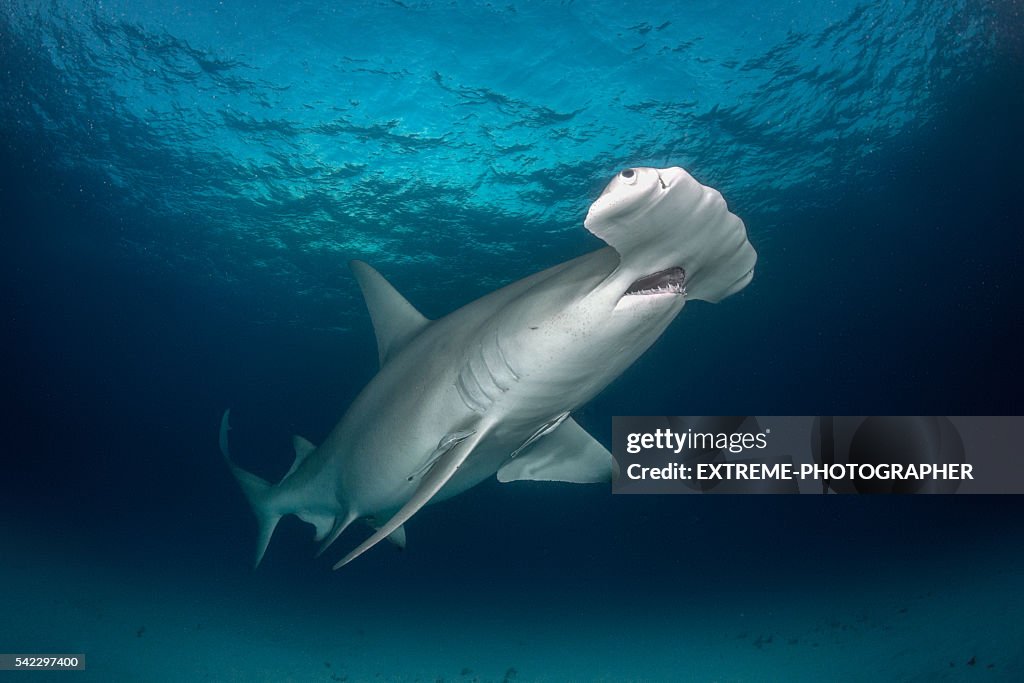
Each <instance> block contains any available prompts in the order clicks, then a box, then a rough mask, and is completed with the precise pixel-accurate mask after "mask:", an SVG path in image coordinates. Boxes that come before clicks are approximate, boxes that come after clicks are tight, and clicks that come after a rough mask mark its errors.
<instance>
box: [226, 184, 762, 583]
mask: <svg viewBox="0 0 1024 683" xmlns="http://www.w3.org/2000/svg"><path fill="white" fill-rule="evenodd" d="M584 225H585V226H586V227H587V229H588V230H590V231H591V232H592V233H594V234H595V235H597V236H598V237H600V238H601V239H603V240H604V241H605V242H606V243H607V244H608V246H606V247H604V248H602V249H599V250H597V251H594V252H591V253H589V254H585V255H583V256H580V257H578V258H576V259H573V260H571V261H568V262H565V263H562V264H559V265H557V266H554V267H552V268H548V269H547V270H544V271H541V272H539V273H536V274H534V275H531V276H529V277H527V278H524V279H522V280H519V281H517V282H514V283H512V284H510V285H508V286H506V287H503V288H502V289H499V290H497V291H495V292H492V293H491V294H488V295H486V296H484V297H482V298H480V299H478V300H476V301H473V302H472V303H469V304H467V305H466V306H464V307H462V308H460V309H458V310H456V311H454V312H453V313H451V314H449V315H447V316H445V317H443V318H440V319H438V320H434V321H430V320H427V319H426V318H425V317H424V316H423V315H421V314H420V313H419V312H418V311H417V310H416V309H415V308H414V307H413V306H412V305H411V304H409V303H408V302H407V301H406V300H405V299H404V298H403V297H402V296H401V295H400V294H399V293H398V292H397V291H396V290H395V289H394V288H393V287H392V286H391V285H390V284H389V283H388V282H387V281H386V280H385V279H384V278H383V276H381V275H380V274H379V273H378V272H377V271H375V270H374V269H373V268H371V267H370V266H369V265H367V264H365V263H362V262H360V261H353V262H352V263H351V264H350V265H351V267H352V270H353V272H354V273H355V276H356V279H357V280H358V282H359V285H360V287H361V289H362V291H363V294H364V296H365V298H366V302H367V307H368V308H369V311H370V316H371V318H372V320H373V325H374V330H375V332H376V334H377V344H378V352H379V357H380V363H381V368H380V371H379V372H378V374H377V375H376V376H375V377H374V378H373V380H371V382H370V383H369V384H368V385H367V386H366V387H365V388H364V389H363V391H362V392H361V393H360V394H359V395H358V396H357V397H356V399H355V401H354V402H353V403H352V405H351V406H350V408H349V410H348V411H347V412H346V413H345V415H344V416H343V417H342V419H341V421H340V422H339V423H338V424H337V426H336V427H335V428H334V429H333V430H332V431H331V433H330V434H329V435H328V437H327V438H326V440H324V442H323V443H322V444H321V445H320V446H318V447H316V446H314V445H313V444H311V443H309V442H308V441H306V440H305V439H302V438H301V437H295V440H294V443H295V452H296V457H295V462H294V464H293V465H292V467H291V469H290V470H289V471H288V473H287V474H286V475H285V476H284V478H283V479H282V480H281V481H280V482H279V483H278V484H276V485H271V484H270V483H268V482H266V481H264V480H262V479H260V478H258V477H256V476H255V475H252V474H251V473H249V472H246V471H244V470H242V469H241V468H239V467H237V466H236V465H235V464H234V463H233V462H232V461H231V458H230V454H229V451H228V440H227V431H228V429H229V426H228V413H227V412H226V413H225V414H224V417H223V419H222V422H221V437H220V445H221V450H222V452H223V454H224V457H225V459H226V460H227V462H228V464H229V466H230V467H231V470H232V472H233V473H234V475H235V477H236V478H237V479H238V481H239V483H240V484H241V486H242V489H243V491H244V492H245V494H246V497H247V498H248V499H249V502H250V504H251V505H252V508H253V511H254V512H255V514H256V517H257V520H258V522H259V529H260V538H259V542H258V548H257V559H256V563H257V564H259V562H260V560H261V559H262V557H263V554H264V552H265V551H266V548H267V545H268V543H269V541H270V536H271V534H272V533H273V530H274V528H275V526H276V524H277V522H278V520H279V519H280V518H281V517H282V516H284V515H286V514H295V515H297V516H298V517H299V518H300V519H302V520H304V521H306V522H309V523H311V524H313V525H314V526H315V527H316V539H317V540H318V541H320V542H321V548H320V552H321V553H322V552H323V551H324V550H325V549H326V548H327V547H328V546H330V545H331V543H333V542H334V540H335V539H337V538H338V536H339V535H340V534H341V533H342V532H343V531H344V530H345V529H346V528H347V527H348V526H349V525H350V524H351V523H352V522H353V521H355V520H357V519H364V520H366V521H368V522H369V523H370V524H371V525H372V526H374V527H375V528H376V532H375V533H374V534H373V535H372V536H370V537H369V538H368V539H366V540H365V541H364V542H363V543H362V544H360V545H359V546H358V547H356V548H355V549H354V550H352V551H351V552H350V553H349V554H348V555H346V556H345V557H344V558H343V559H342V560H341V561H339V562H338V563H337V564H336V565H335V569H337V568H339V567H341V566H342V565H344V564H346V563H348V562H350V561H352V560H353V559H355V558H356V557H358V556H359V555H360V554H362V553H363V552H365V551H366V550H368V549H369V548H370V547H372V546H373V545H375V544H376V543H378V542H379V541H380V540H382V539H384V538H389V540H391V541H393V542H395V543H398V544H400V545H404V543H405V531H404V527H403V526H402V525H403V524H404V523H405V521H406V520H408V519H409V518H410V517H411V516H412V515H413V514H415V513H416V512H417V511H418V510H419V509H420V508H422V507H423V506H424V505H425V504H427V503H429V502H436V501H439V500H443V499H445V498H449V497H451V496H454V495H456V494H458V493H461V492H463V491H465V490H466V489H469V488H470V487H472V486H475V485H476V484H478V483H480V482H481V481H483V480H484V479H486V478H488V477H491V476H494V475H495V474H497V477H498V479H499V480H501V481H515V480H522V479H533V480H547V481H565V482H577V483H591V482H600V481H607V480H608V479H609V478H610V476H611V473H612V468H613V461H612V457H611V454H610V453H609V452H608V450H607V449H605V448H604V447H603V446H602V445H601V444H600V443H598V442H597V441H596V440H595V439H594V438H593V437H591V436H590V435H589V434H587V432H586V431H584V430H583V429H582V428H581V427H580V426H579V425H578V424H576V422H575V421H573V420H572V418H571V417H570V414H571V413H572V411H574V410H576V409H577V408H579V407H580V406H582V405H583V404H584V403H586V402H587V401H589V400H590V399H591V398H593V397H594V396H595V395H596V394H597V393H598V392H600V391H601V390H602V389H603V388H604V387H606V386H607V385H608V384H609V383H610V382H611V381H612V380H614V379H615V378H616V377H618V376H619V375H620V374H621V373H622V372H623V371H624V370H625V369H626V368H628V367H629V366H630V365H631V364H632V363H633V362H634V361H635V360H636V359H637V358H638V357H639V356H640V355H641V354H642V353H643V352H644V351H646V350H647V349H648V348H649V347H650V346H651V344H653V343H654V342H655V340H657V338H658V337H659V336H660V335H661V334H662V332H664V330H665V328H666V327H667V326H668V324H669V323H670V322H671V321H672V320H673V319H674V318H675V317H676V315H678V313H679V312H680V311H681V310H682V308H683V306H684V305H685V303H686V301H687V300H688V299H693V298H696V299H703V300H706V301H718V300H720V299H722V298H724V297H725V296H728V295H729V294H732V293H733V292H736V291H738V290H740V289H742V288H743V287H744V286H745V285H746V284H747V282H749V281H750V279H751V277H752V275H753V268H754V264H755V262H756V259H757V256H756V253H755V252H754V249H753V247H752V246H751V245H750V243H749V242H748V241H747V236H746V230H745V228H744V226H743V223H742V221H740V219H739V218H738V217H736V216H735V215H733V214H732V213H730V212H729V210H728V208H727V207H726V204H725V201H724V200H723V199H722V196H721V194H719V193H718V192H717V191H716V190H713V189H711V188H708V187H705V186H703V185H701V184H700V183H699V182H697V181H696V180H695V179H693V178H692V177H691V176H690V175H689V174H688V173H686V172H685V171H683V170H682V169H680V168H668V169H653V168H633V169H626V170H624V171H622V172H621V173H619V174H618V175H616V177H615V178H614V179H613V180H612V181H611V182H610V183H609V185H608V186H607V188H606V189H605V190H604V192H603V193H602V195H601V196H600V197H599V198H598V199H597V200H596V201H595V202H594V204H593V205H592V206H591V207H590V210H589V212H588V214H587V218H586V220H585V222H584Z"/></svg>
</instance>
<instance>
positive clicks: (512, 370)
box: [494, 334, 519, 382]
mask: <svg viewBox="0 0 1024 683" xmlns="http://www.w3.org/2000/svg"><path fill="white" fill-rule="evenodd" d="M494 348H496V349H497V350H498V357H499V358H500V359H501V362H502V363H504V364H505V367H506V368H508V371H509V373H511V375H512V379H513V380H514V381H516V382H518V381H519V373H518V372H516V370H515V368H513V367H512V364H511V363H509V362H508V357H507V356H506V355H505V351H504V349H502V348H501V341H500V340H499V339H498V335H497V334H495V335H494Z"/></svg>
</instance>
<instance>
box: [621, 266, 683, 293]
mask: <svg viewBox="0 0 1024 683" xmlns="http://www.w3.org/2000/svg"><path fill="white" fill-rule="evenodd" d="M685 283H686V271H685V270H683V269H682V268H679V267H675V268H669V269H668V270H659V271H658V272H657V273H651V274H650V275H645V276H643V277H642V278H640V279H639V280H637V281H636V282H634V283H633V284H631V285H630V286H629V289H627V290H626V293H625V294H624V295H623V296H650V295H652V294H686V287H684V286H683V285H684V284H685Z"/></svg>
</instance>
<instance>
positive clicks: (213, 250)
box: [0, 0, 1024, 618]
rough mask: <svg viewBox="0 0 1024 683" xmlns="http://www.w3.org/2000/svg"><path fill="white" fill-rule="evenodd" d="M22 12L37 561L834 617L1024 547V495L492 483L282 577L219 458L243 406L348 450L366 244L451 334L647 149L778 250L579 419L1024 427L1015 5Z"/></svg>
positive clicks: (264, 438)
mask: <svg viewBox="0 0 1024 683" xmlns="http://www.w3.org/2000/svg"><path fill="white" fill-rule="evenodd" d="M0 9H2V12H0V230H2V236H3V239H2V248H0V301H2V305H3V308H2V314H3V328H2V329H3V331H2V333H0V334H2V339H3V347H4V350H3V363H2V366H0V367H2V370H0V372H2V378H3V386H4V388H5V393H6V397H7V400H6V401H5V407H4V408H3V411H2V422H0V424H2V426H3V438H2V442H3V446H2V451H3V454H4V455H3V462H2V465H3V469H4V473H3V477H2V478H0V520H2V524H3V528H4V529H5V530H6V532H7V534H8V536H9V537H11V538H14V537H17V538H20V539H23V540H25V539H29V538H31V539H35V540H34V541H32V542H29V541H28V540H25V542H26V543H27V544H28V545H26V548H27V547H34V548H36V550H34V551H33V553H35V554H31V553H28V551H25V552H26V553H28V554H26V555H25V557H28V558H32V559H30V560H26V561H33V562H34V561H38V562H39V563H40V564H47V563H56V564H67V563H74V562H77V561H81V559H80V558H81V557H83V554H84V556H90V557H92V558H93V559H96V558H100V559H101V560H102V561H105V562H111V563H114V564H117V565H119V566H121V567H129V568H131V567H135V568H137V569H138V571H139V572H152V573H154V574H156V575H160V576H166V577H169V578H168V579H167V584H166V585H167V590H169V591H173V590H174V585H175V584H174V582H175V580H181V581H185V582H187V581H197V582H210V581H214V582H215V581H223V582H228V583H237V582H245V581H256V582H261V585H265V587H266V591H267V593H268V594H272V595H276V596H278V599H281V600H286V599H288V596H289V595H294V594H301V593H303V592H309V593H310V594H317V595H321V596H324V599H325V600H330V599H331V598H332V596H334V595H336V594H345V595H346V596H347V597H348V599H352V598H353V594H354V593H353V589H352V586H359V587H360V588H359V593H358V594H359V595H365V596H378V597H379V596H381V595H384V596H390V597H388V598H386V599H385V601H387V600H390V599H392V598H394V599H395V600H396V601H397V600H400V598H401V596H408V595H411V594H416V593H417V592H418V591H420V590H422V587H423V586H430V590H431V591H452V592H454V594H455V595H457V596H459V599H461V600H465V601H475V600H479V599H484V598H483V596H486V595H487V593H488V592H489V591H492V590H494V586H496V585H501V586H502V587H503V588H502V590H503V591H504V592H505V593H506V594H511V595H512V596H519V597H520V598H521V599H522V600H523V604H524V605H526V606H527V609H528V608H529V606H530V605H534V606H537V609H538V614H541V611H540V605H542V604H549V603H548V601H547V598H548V597H550V596H557V595H563V596H564V595H568V596H570V598H568V599H566V602H565V603H564V604H566V605H572V604H575V603H574V601H575V600H576V599H577V598H578V599H579V601H580V604H582V601H583V597H582V596H584V595H586V596H589V598H588V599H592V600H611V601H615V600H620V599H624V598H622V596H621V594H620V589H622V588H623V586H624V582H625V577H627V576H635V575H637V574H638V573H639V574H642V576H644V577H645V581H644V582H642V583H641V584H639V585H638V586H634V587H633V589H634V590H635V591H638V592H639V595H640V599H641V601H643V600H647V601H648V602H649V603H651V604H653V603H655V602H657V601H659V600H661V599H662V598H663V597H664V596H666V595H669V596H672V599H675V600H679V601H680V603H685V602H686V601H687V600H688V599H689V596H690V594H691V592H693V593H700V592H701V591H702V590H704V589H706V588H707V587H708V586H719V587H726V588H728V586H729V585H731V584H736V585H743V586H744V587H745V589H749V588H750V587H751V586H754V587H756V586H758V585H764V586H780V585H791V584H796V583H801V582H810V584H812V585H816V586H822V588H821V591H822V593H821V596H822V600H827V599H828V594H827V588H825V587H826V586H828V585H830V582H831V581H832V580H834V579H836V577H840V576H843V577H850V576H863V575H864V573H865V572H868V571H871V570H873V568H877V567H878V566H885V567H897V568H898V567H901V566H903V565H904V564H906V565H907V571H908V572H918V571H925V570H923V569H922V567H928V566H932V565H934V566H939V567H945V568H947V569H948V568H949V567H952V566H956V567H960V563H966V565H967V566H970V567H971V568H972V569H970V571H975V572H979V573H985V572H986V571H988V569H987V565H986V557H987V555H986V553H988V552H990V550H991V549H992V548H994V547H1004V548H1006V547H1016V546H1019V545H1020V544H1021V541H1022V538H1021V531H1020V526H1019V524H1018V523H1017V522H1016V521H1014V520H1015V519H1016V518H1017V517H1019V515H1020V512H1021V504H1020V501H1019V499H1017V498H1001V499H996V498H974V499H971V498H967V497H964V498H944V497H943V498H940V497H935V498H930V499H909V498H906V499H898V500H897V499H884V500H883V499H866V498H864V499H853V498H849V499H848V498H838V497H831V498H828V499H824V498H822V499H818V498H813V497H807V498H801V499H795V498H783V497H770V498H769V497H750V498H745V499H738V498H732V497H720V498H716V497H676V498H672V497H612V496H610V495H609V494H608V491H607V490H606V489H605V488H603V487H571V486H554V487H551V486H544V485H539V484H537V485H534V484H521V485H514V486H501V485H498V484H496V483H493V482H492V483H488V484H484V485H482V486H480V487H479V488H478V489H476V490H474V491H471V492H469V493H467V494H466V495H464V496H462V497H460V498H458V499H454V500H452V501H450V502H448V503H445V504H443V505H439V506H437V507H436V508H430V509H428V510H426V511H424V512H423V513H422V514H421V515H420V516H418V517H417V518H416V519H415V520H414V521H413V522H412V523H411V524H409V525H408V530H409V540H410V548H409V551H408V552H407V553H405V554H404V555H397V554H396V553H394V552H393V551H392V549H391V548H383V547H382V548H378V549H375V550H374V551H373V552H371V553H369V554H368V555H367V556H365V557H364V558H361V559H360V560H359V561H358V562H357V563H354V564H353V565H352V566H350V567H346V568H345V570H344V572H343V573H342V574H332V573H331V572H329V571H328V569H329V563H327V562H325V561H324V560H320V561H313V560H312V559H311V558H310V555H311V554H312V549H313V546H312V544H310V543H309V539H310V536H311V532H310V530H309V529H308V527H304V526H303V525H302V524H301V523H299V522H297V521H295V520H286V521H285V522H284V523H283V524H282V525H281V527H280V528H279V530H278V533H277V536H276V537H275V539H274V541H273V543H272V544H271V548H270V552H269V554H268V557H267V561H266V564H265V566H264V567H263V568H262V569H261V571H260V573H258V574H257V575H255V576H253V575H250V574H249V573H248V568H247V564H248V562H249V560H250V556H251V552H252V545H253V529H252V526H251V521H250V518H249V516H248V514H249V513H248V512H247V510H246V508H245V503H244V501H243V499H242V497H241V495H240V492H239V491H237V488H236V486H235V484H234V483H233V481H232V480H231V478H230V475H229V473H228V472H227V470H226V469H225V468H224V465H223V463H222V461H221V460H220V458H219V455H218V453H217V450H216V431H217V425H218V420H219V416H220V413H221V411H222V410H223V409H224V408H225V407H228V406H230V407H231V408H232V409H233V415H234V428H235V429H234V430H233V432H232V438H233V439H234V441H233V450H234V451H235V453H237V454H238V457H239V460H240V461H241V462H242V463H243V464H245V465H246V466H247V467H250V468H252V469H253V470H254V471H256V472H259V473H261V474H263V475H264V476H268V477H275V476H280V475H281V474H283V472H284V471H285V470H286V469H287V467H288V465H289V464H290V461H291V452H290V437H291V434H292V433H299V434H303V435H305V436H306V437H308V438H310V439H311V440H313V441H314V442H317V441H319V440H320V439H322V438H323V437H324V436H325V435H326V433H327V432H328V431H329V429H330V428H331V427H332V426H333V424H334V423H335V421H336V420H337V419H338V418H339V417H340V415H341V414H342V412H343V410H344V409H345V407H346V405H347V404H348V403H349V402H350V401H351V399H352V398H353V397H354V396H355V394H356V393H357V392H358V391H359V390H360V388H361V387H362V386H363V385H364V384H365V383H366V382H367V381H368V380H369V379H370V378H371V377H372V376H373V374H374V372H375V370H376V349H375V345H374V343H373V338H372V330H371V326H370V322H369V318H368V316H367V314H366V311H365V309H364V308H363V305H362V302H361V300H360V297H359V294H358V291H357V288H356V285H355V282H354V280H353V279H352V277H351V276H350V274H349V273H348V271H347V268H346V267H345V263H346V261H347V260H348V259H351V258H360V259H364V260H366V261H368V262H370V263H371V264H373V265H375V266H376V267H377V268H379V269H380V270H381V271H382V272H383V273H384V274H385V275H386V276H387V277H389V278H390V279H391V280H392V282H394V283H395V285H396V286H397V287H398V289H399V290H400V291H402V292H403V293H404V294H406V295H407V296H408V298H409V299H410V300H411V301H412V302H413V303H414V304H416V305H417V306H418V307H419V308H420V309H421V310H422V311H423V312H424V313H425V314H426V315H428V316H430V317H438V316H441V315H443V314H445V313H447V312H448V311H450V310H452V309H454V308H455V307H457V306H458V305H461V304H463V303H466V302H469V301H471V300H473V299H474V298H476V297H479V296H481V295H483V294H485V293H487V292H489V291H491V290H493V289H494V288H496V287H498V286H500V285H502V284H505V283H508V282H511V281H513V280H515V279H518V278H520V277H523V276H525V275H528V274H530V273H531V272H534V271H536V270H539V269H541V268H544V267H547V266H550V265H553V264H555V263H558V262H560V261H563V260H566V259H568V258H571V257H574V256H576V255H579V254H581V253H583V252H585V251H587V250H590V249H594V248H597V247H598V246H599V244H600V243H599V242H598V240H596V238H593V237H592V236H590V235H589V234H587V233H586V231H585V230H584V229H583V228H582V217H583V215H584V214H585V212H586V208H587V206H588V204H589V203H590V202H591V201H593V199H594V198H595V197H596V195H597V194H598V193H599V192H600V189H601V187H602V186H603V185H604V183H605V182H606V181H607V180H608V179H609V178H610V177H611V176H612V175H613V174H614V173H615V172H616V171H617V170H618V169H619V168H622V167H625V166H634V165H657V166H666V165H681V166H684V167H686V168H687V169H689V170H690V171H691V172H692V173H693V174H694V175H695V176H696V177H697V178H698V179H700V180H701V181H703V182H705V183H707V184H710V185H713V186H715V187H717V188H718V189H720V190H721V191H722V192H723V194H724V195H725V197H726V199H727V200H728V201H729V203H730V207H731V208H732V210H733V211H734V212H736V213H737V214H738V215H739V216H741V217H742V218H743V219H744V221H745V222H746V224H747V227H748V230H749V233H750V238H751V241H752V243H753V244H754V245H755V247H756V248H757V250H758V252H759V255H760V260H759V263H758V270H757V274H756V276H755V278H754V280H753V282H752V283H751V284H750V285H749V286H748V287H747V289H746V290H745V291H743V292H742V293H741V294H739V295H736V296H734V297H732V298H731V299H729V300H727V301H725V302H723V303H722V304H720V305H716V306H710V305H706V304H701V303H694V304H691V305H689V306H687V308H686V310H685V311H684V313H683V314H682V316H681V317H680V319H679V320H677V321H676V322H675V323H674V324H673V326H672V327H671V328H670V330H669V331H668V332H667V333H666V334H665V336H664V337H663V338H662V339H661V340H660V341H659V343H658V344H657V345H656V346H655V347H654V348H653V349H652V350H651V351H650V352H649V353H648V354H647V355H646V356H645V357H644V358H643V359H641V361H640V362H639V363H638V364H637V365H636V366H635V367H633V368H632V369H631V370H630V371H629V372H628V373H627V374H626V375H624V376H623V377H622V378H621V379H620V380H618V381H617V382H616V383H614V384H613V385H612V386H611V387H610V388H609V389H608V390H607V391H606V392H605V393H604V394H602V395H601V396H600V397H598V398H597V399H596V400H595V401H594V402H593V403H592V404H591V405H589V406H588V407H586V408H584V409H583V410H582V411H581V412H580V414H579V415H578V416H577V419H578V420H579V422H580V423H581V424H583V425H584V426H585V427H587V428H588V429H590V430H591V431H592V432H593V433H594V434H595V435H597V436H598V437H599V438H600V439H602V440H603V441H605V442H606V443H608V441H609V438H610V417H611V416H612V415H615V414H637V415H640V414H698V415H715V414H733V413H759V414H776V415H788V414H794V415H800V414H823V413H824V414H918V415H930V414H940V415H967V414H985V415H989V414H1019V413H1020V412H1021V409H1022V406H1024V400H1022V398H1021V396H1022V394H1021V388H1020V387H1021V379H1022V377H1024V367H1022V363H1021V349H1022V348H1024V329H1022V322H1021V321H1022V312H1024V308H1022V305H1021V301H1022V294H1024V287H1022V285H1024V282H1022V275H1021V269H1022V264H1024V259H1022V256H1024V238H1022V228H1024V209H1022V195H1021V188H1022V187H1024V173H1022V171H1021V158H1022V156H1024V154H1022V153H1024V144H1022V142H1024V141H1022V126H1021V125H1020V121H1021V112H1022V111H1024V71H1022V56H1024V53H1022V42H1021V35H1022V30H1024V27H1022V22H1021V14H1020V12H1021V9H1020V6H1019V3H1016V2H982V1H975V0H971V1H966V0H965V1H962V2H928V1H924V0H922V1H919V2H907V3H902V2H878V3H857V2H849V3H847V2H835V3H828V4H825V3H811V4H808V3H799V2H778V3H760V2H714V1H710V0H709V1H705V2H696V3H660V4H653V5H652V4H650V3H631V4H629V5H628V6H623V5H621V4H620V3H615V2H595V3H572V2H563V3H547V2H536V3H531V2H516V3H514V4H505V3H494V4H491V3H468V2H467V3H461V2H459V3H434V2H422V3H419V2H380V3H371V2H359V3H351V4H344V5H342V4H340V3H315V2H305V3H298V2H289V3H234V2H226V3H219V4H216V5H213V4H210V3H195V4H194V5H190V4H188V3H179V4H176V5H173V6H168V5H166V4H165V3H142V2H131V3H129V2H123V3H111V2H104V3H102V4H100V3H72V2H54V3H35V2H21V1H11V0H7V1H5V2H3V4H2V5H0ZM354 540H355V539H354V537H353V538H347V539H342V541H341V542H339V545H344V546H346V547H350V546H349V545H348V544H349V543H353V542H354ZM76 558H78V559H76ZM965 558H966V559H965ZM332 561H333V560H332ZM173 577H178V578H177V579H175V578H173ZM395 596H398V597H395ZM644 596H646V597H644ZM635 597H636V596H634V598H635ZM366 599H372V598H371V597H367V598H366ZM538 618H542V617H538Z"/></svg>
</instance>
